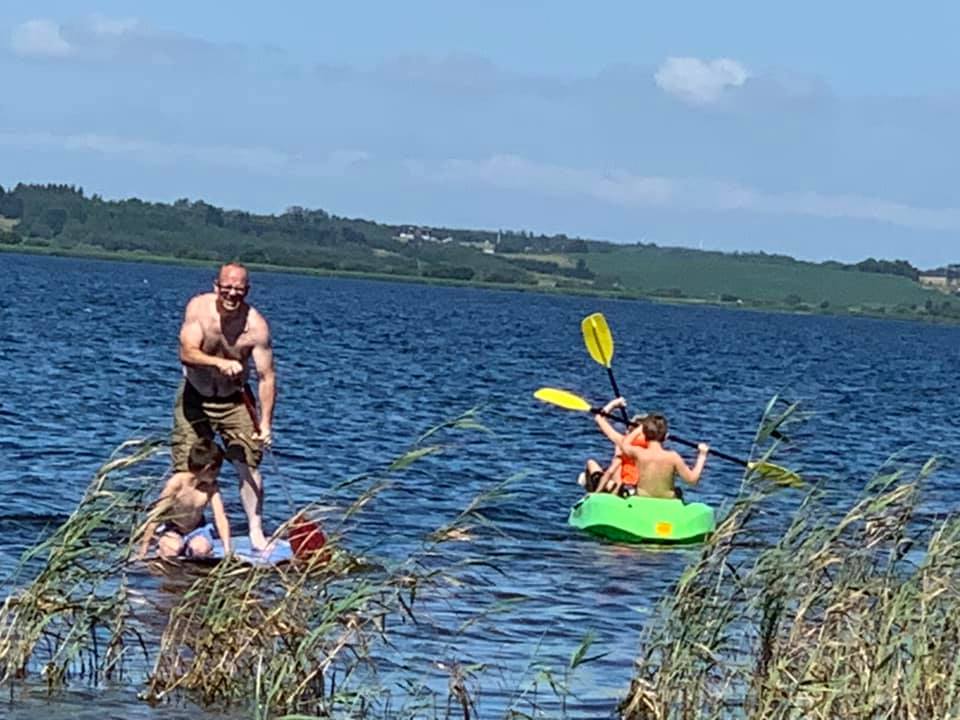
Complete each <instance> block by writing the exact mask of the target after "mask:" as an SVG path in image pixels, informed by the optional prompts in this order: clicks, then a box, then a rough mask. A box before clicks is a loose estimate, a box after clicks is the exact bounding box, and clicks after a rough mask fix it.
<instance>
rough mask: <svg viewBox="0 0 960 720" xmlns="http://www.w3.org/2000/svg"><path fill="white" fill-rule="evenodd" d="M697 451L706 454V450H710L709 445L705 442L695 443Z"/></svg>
mask: <svg viewBox="0 0 960 720" xmlns="http://www.w3.org/2000/svg"><path fill="white" fill-rule="evenodd" d="M697 452H698V453H700V454H701V455H706V454H707V453H708V452H710V446H709V445H707V444H706V443H699V444H698V445H697Z"/></svg>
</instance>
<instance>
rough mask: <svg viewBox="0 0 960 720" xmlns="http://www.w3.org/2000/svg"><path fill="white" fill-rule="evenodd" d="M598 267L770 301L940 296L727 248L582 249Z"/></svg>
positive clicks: (907, 283) (692, 294) (892, 279)
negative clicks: (711, 249) (737, 252)
mask: <svg viewBox="0 0 960 720" xmlns="http://www.w3.org/2000/svg"><path fill="white" fill-rule="evenodd" d="M572 257H575V258H579V257H582V258H583V259H584V260H585V261H586V263H587V266H588V267H589V268H590V269H591V270H592V271H593V272H595V273H597V274H598V275H608V276H616V277H617V278H618V279H619V281H620V285H621V287H622V288H623V289H624V290H625V291H628V292H638V293H643V294H651V295H663V296H668V297H669V296H674V297H678V298H679V297H687V298H700V299H704V300H708V301H714V302H715V301H718V300H720V299H721V298H723V297H724V296H727V299H730V298H740V299H742V300H743V301H744V302H749V303H759V304H770V305H797V304H801V303H802V304H807V305H810V306H814V307H820V306H821V304H822V303H825V302H826V303H829V306H830V307H832V308H834V309H842V308H851V307H855V306H885V307H896V306H905V307H910V306H913V305H917V306H923V305H924V303H925V302H926V301H927V300H932V301H934V302H937V303H940V302H942V301H943V300H944V298H945V296H944V295H943V294H941V293H938V292H936V291H931V290H927V289H924V288H922V287H921V286H920V285H918V284H917V283H915V282H913V281H912V280H910V279H908V278H905V277H899V276H895V275H882V274H879V273H867V272H858V271H855V270H846V269H840V268H835V267H831V266H828V265H820V264H815V263H805V262H798V261H795V260H792V259H789V258H781V257H778V256H764V255H734V254H724V253H718V252H704V251H699V250H687V249H682V248H659V247H618V248H615V249H613V250H611V251H610V252H604V253H584V254H578V255H574V256H572Z"/></svg>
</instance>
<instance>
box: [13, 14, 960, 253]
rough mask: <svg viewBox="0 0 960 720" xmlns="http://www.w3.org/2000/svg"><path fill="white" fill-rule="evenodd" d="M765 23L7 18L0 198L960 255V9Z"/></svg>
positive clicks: (765, 19)
mask: <svg viewBox="0 0 960 720" xmlns="http://www.w3.org/2000/svg"><path fill="white" fill-rule="evenodd" d="M780 5H781V4H778V3H769V2H732V3H708V2H702V3H692V2H672V3H638V2H596V3H592V4H589V5H587V4H584V3H579V2H578V3H573V2H557V1H555V2H523V1H522V0H515V1H514V2H502V1H500V0H488V2H485V3H472V4H467V3H459V2H451V1H450V0H447V2H439V1H434V0H407V1H406V2H404V3H393V2H389V3H388V2H362V1H357V2H353V3H349V4H346V3H338V4H333V3H316V2H285V3H280V4H277V5H276V6H275V7H273V8H272V9H271V10H267V9H265V6H264V5H263V4H262V3H251V2H233V3H230V4H229V6H228V5H225V4H214V3H196V2H190V3H188V2H181V1H168V2H165V3H162V4H160V3H149V4H147V3H130V2H118V1H104V2H94V3H90V4H80V3H76V2H75V1H74V2H43V1H42V0H37V1H35V2H32V3H18V4H16V5H15V6H12V7H10V8H6V9H5V12H4V16H3V18H2V19H0V78H3V84H4V86H5V92H4V93H3V95H0V183H2V184H4V185H11V184H14V183H16V182H18V181H38V182H47V181H50V182H70V183H76V184H80V185H83V186H84V188H86V189H87V190H88V191H89V192H99V193H101V194H102V195H104V196H107V197H127V196H139V197H143V198H146V199H151V200H158V201H170V200H174V199H176V198H179V197H189V198H194V199H196V198H202V199H204V200H207V201H209V202H212V203H215V204H218V205H223V206H226V207H231V208H244V209H249V210H254V211H259V212H280V211H282V210H283V209H284V208H285V207H287V206H289V205H303V206H307V207H319V208H323V209H326V210H328V211H330V212H333V213H335V214H338V215H345V216H351V217H366V218H370V219H374V220H380V221H384V222H398V223H400V222H409V223H418V224H424V225H434V226H455V227H477V228H490V229H496V228H509V229H516V230H531V231H536V232H546V233H556V232H564V233H567V234H568V235H579V236H582V237H589V238H597V239H608V240H613V241H619V242H634V241H644V242H656V243H658V244H663V245H684V246H688V247H703V248H704V249H719V250H728V251H734V250H740V251H753V250H764V251H767V252H782V253H786V254H790V255H793V256H795V257H800V258H804V259H812V260H823V259H840V260H845V261H856V260H860V259H863V258H866V257H870V256H873V257H884V258H891V259H892V258H904V259H908V260H910V261H911V262H914V263H915V264H917V265H919V266H921V267H933V266H936V265H940V264H944V263H947V262H960V251H958V250H956V249H955V248H956V245H957V243H956V242H955V238H956V237H957V235H958V234H960V182H957V177H956V175H957V172H958V170H957V167H958V162H957V161H958V157H957V155H958V153H957V151H956V148H957V141H956V139H955V138H956V136H957V128H958V127H960V79H958V77H957V75H956V72H955V69H956V68H958V67H960V43H956V42H955V39H954V35H955V29H956V28H957V27H958V26H960V6H957V7H955V6H953V5H951V4H949V3H946V2H941V3H936V2H929V3H924V4H922V5H920V4H918V5H915V6H911V7H909V8H908V7H907V6H906V5H904V4H894V3H883V2H879V3H878V2H873V3H866V2H846V3H825V2H807V3H804V4H802V5H800V4H794V6H793V7H790V8H783V7H780ZM228 7H229V10H227V9H226V8H228Z"/></svg>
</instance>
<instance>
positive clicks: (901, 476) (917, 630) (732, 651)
mask: <svg viewBox="0 0 960 720" xmlns="http://www.w3.org/2000/svg"><path fill="white" fill-rule="evenodd" d="M934 467H935V462H934V461H932V460H931V461H930V462H928V463H926V464H924V465H923V466H921V467H916V468H913V469H912V470H910V469H906V468H903V469H898V470H889V471H888V470H884V471H882V472H880V473H879V474H877V475H876V476H875V477H874V478H873V480H872V481H871V482H870V483H869V484H868V486H867V487H866V488H865V489H864V491H863V493H862V495H861V497H860V498H859V500H857V501H855V502H854V503H853V504H852V506H851V507H849V508H848V509H847V510H845V511H841V510H839V509H838V507H837V497H836V494H834V493H831V492H830V491H829V490H828V489H826V488H827V487H828V484H827V483H826V481H823V482H821V483H820V485H819V487H818V488H814V489H812V490H810V491H809V492H808V494H807V495H806V497H805V498H804V499H803V501H802V503H800V505H799V508H798V510H797V512H796V513H795V514H794V515H793V517H792V519H790V520H789V522H787V523H786V524H785V527H784V528H783V529H782V532H781V533H780V536H779V539H778V540H776V541H775V542H774V543H773V544H772V545H770V546H761V547H758V544H757V536H758V528H759V527H761V526H763V527H766V528H769V526H770V524H771V520H772V516H773V515H774V512H773V509H772V508H771V507H770V506H769V502H768V499H769V488H763V489H760V488H758V487H757V485H756V480H757V479H756V478H753V477H751V476H748V477H747V478H746V480H745V483H744V486H743V490H742V493H741V496H740V498H739V499H738V500H737V502H736V503H734V505H733V506H732V508H731V510H730V512H729V513H728V514H727V515H726V517H725V519H724V520H723V521H722V522H721V523H720V524H719V527H718V528H717V532H716V533H715V534H714V535H713V537H712V538H711V539H710V541H709V542H708V543H707V544H706V545H705V547H704V549H703V552H702V554H701V555H700V557H699V559H698V560H697V561H696V562H695V563H693V564H692V565H691V566H690V567H689V568H687V570H686V571H685V572H684V573H683V575H682V577H681V578H680V580H679V581H678V583H677V585H676V588H675V591H674V593H673V595H672V596H671V597H669V598H668V599H667V600H665V601H664V603H663V604H662V606H661V608H660V612H659V613H658V616H657V619H656V620H655V621H654V622H653V623H652V624H651V626H650V627H648V629H647V631H646V632H645V635H644V639H643V643H642V650H641V653H640V656H639V657H638V659H637V661H636V668H635V676H634V679H633V681H632V683H631V686H630V689H629V693H628V695H627V697H626V698H625V699H624V700H623V702H622V703H621V706H620V713H621V715H622V717H624V718H629V719H630V720H641V719H644V720H646V719H654V718H655V719H658V720H659V719H667V718H676V719H682V720H686V719H690V720H694V719H696V720H700V719H708V718H731V717H734V718H764V719H766V718H950V717H954V718H955V717H960V520H958V519H957V518H949V519H947V520H945V521H943V522H942V523H940V524H939V525H938V526H935V527H933V528H932V529H931V528H930V527H929V524H928V523H926V522H923V521H922V520H921V519H918V518H917V513H916V511H917V507H918V501H919V497H920V491H921V487H922V486H923V484H924V481H925V480H926V478H927V477H928V476H929V475H930V473H931V472H932V471H933V470H934Z"/></svg>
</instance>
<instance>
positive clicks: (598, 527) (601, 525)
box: [568, 493, 716, 544]
mask: <svg viewBox="0 0 960 720" xmlns="http://www.w3.org/2000/svg"><path fill="white" fill-rule="evenodd" d="M568 522H569V524H570V525H572V526H573V527H575V528H577V529H578V530H583V531H584V532H588V533H590V534H591V535H596V536H597V537H602V538H605V539H607V540H614V541H616V542H629V543H661V544H682V543H697V542H703V541H704V540H705V539H706V538H707V537H708V536H709V535H710V533H711V532H713V529H714V527H715V526H716V521H715V519H714V515H713V509H712V508H711V507H710V506H709V505H705V504H704V503H699V502H698V503H688V504H685V503H683V502H682V501H681V500H666V499H661V498H648V497H630V498H621V497H618V496H617V495H613V494H612V493H591V494H589V495H587V496H585V497H584V498H582V499H581V500H580V501H579V502H578V503H577V504H576V505H574V506H573V509H572V510H571V511H570V518H569V520H568Z"/></svg>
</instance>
